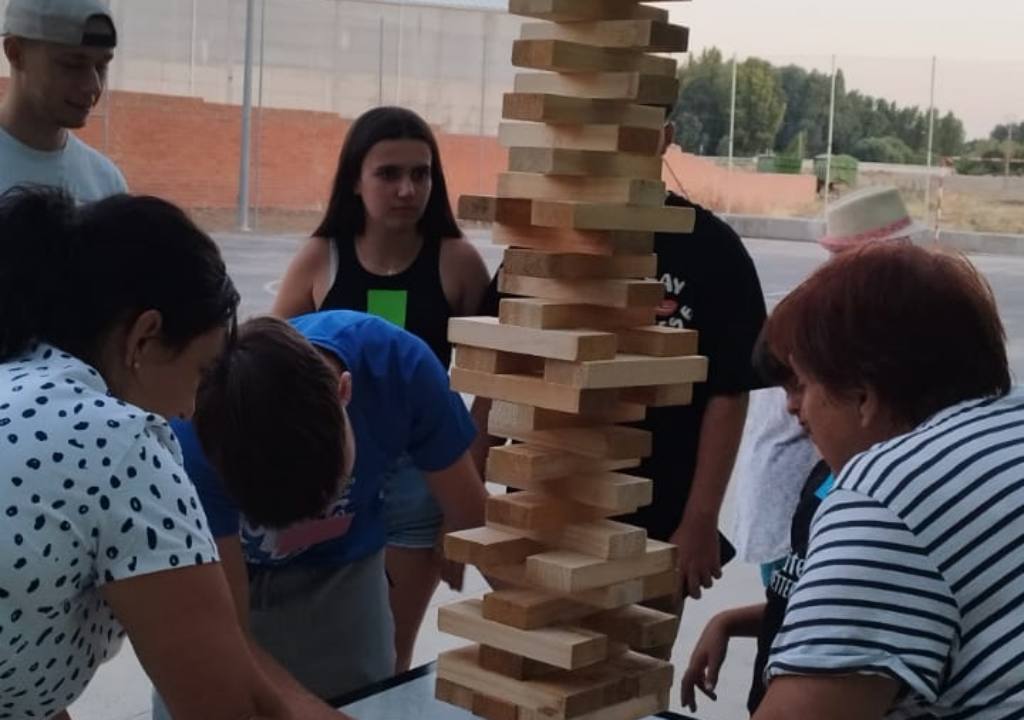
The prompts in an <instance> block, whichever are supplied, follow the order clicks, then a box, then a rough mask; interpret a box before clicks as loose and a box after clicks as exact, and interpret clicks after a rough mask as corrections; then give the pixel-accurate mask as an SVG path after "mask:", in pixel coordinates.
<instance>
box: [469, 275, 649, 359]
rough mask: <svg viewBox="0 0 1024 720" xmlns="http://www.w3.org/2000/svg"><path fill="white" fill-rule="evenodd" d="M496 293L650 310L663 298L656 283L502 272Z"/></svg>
mask: <svg viewBox="0 0 1024 720" xmlns="http://www.w3.org/2000/svg"><path fill="white" fill-rule="evenodd" d="M498 290H499V291H500V292H503V293H508V294H509V295H526V296H529V297H539V298H543V299H547V300H561V301H565V302H571V303H574V304H584V305H601V306H605V305H607V306H609V307H619V308H638V307H646V308H654V307H655V306H657V304H658V302H659V301H660V300H661V299H662V298H663V297H664V295H665V288H664V286H663V285H662V284H661V283H660V282H658V281H657V280H617V279H612V280H554V279H551V278H535V277H529V276H527V275H513V274H512V273H507V272H505V271H504V270H503V271H501V272H500V273H499V274H498ZM544 332H548V331H544ZM563 332H564V331H563ZM453 342H455V341H454V340H453Z"/></svg>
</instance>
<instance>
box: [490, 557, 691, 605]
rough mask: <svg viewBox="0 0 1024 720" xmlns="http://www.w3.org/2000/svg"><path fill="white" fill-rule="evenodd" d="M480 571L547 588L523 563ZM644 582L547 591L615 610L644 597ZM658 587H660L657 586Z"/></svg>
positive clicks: (509, 581) (511, 582)
mask: <svg viewBox="0 0 1024 720" xmlns="http://www.w3.org/2000/svg"><path fill="white" fill-rule="evenodd" d="M480 572H481V573H483V575H484V576H485V577H488V578H492V579H494V580H497V581H500V582H503V583H507V584H509V585H514V586H516V587H532V588H534V589H537V590H547V588H542V587H540V586H539V585H536V584H535V583H534V582H533V581H532V580H531V579H530V577H529V576H528V575H527V573H526V564H525V563H520V564H519V565H488V566H487V567H484V568H480ZM677 577H678V576H677ZM645 583H646V580H645V579H643V578H638V579H635V580H626V581H624V582H620V583H615V584H614V585H608V586H606V587H600V588H595V589H594V590H585V591H583V592H574V593H564V592H561V593H560V592H558V591H555V590H548V592H551V593H552V594H555V595H561V596H563V597H566V598H568V599H570V600H572V601H573V602H578V603H583V604H584V605H590V606H592V607H595V608H599V609H601V610H615V609H616V608H621V607H626V606H627V605H635V604H636V603H638V602H641V601H643V600H644V599H645V597H644V592H645V588H646V587H647V586H646V584H645ZM658 589H661V588H660V587H659V588H658Z"/></svg>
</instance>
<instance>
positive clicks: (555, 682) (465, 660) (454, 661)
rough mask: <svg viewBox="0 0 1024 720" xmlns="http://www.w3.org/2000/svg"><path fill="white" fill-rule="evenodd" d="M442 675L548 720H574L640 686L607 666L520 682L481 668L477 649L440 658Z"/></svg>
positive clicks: (454, 652)
mask: <svg viewBox="0 0 1024 720" xmlns="http://www.w3.org/2000/svg"><path fill="white" fill-rule="evenodd" d="M437 676H438V677H439V678H441V679H443V680H447V681H448V682H452V683H455V684H456V685H459V686H461V687H465V688H469V689H471V690H473V691H474V692H478V693H482V694H487V695H488V696H490V697H493V698H495V699H497V700H501V701H504V702H508V703H511V704H515V705H517V706H519V708H520V712H522V711H523V710H524V709H525V710H527V711H533V712H539V713H541V716H542V717H544V718H545V720H571V719H572V718H577V717H580V716H584V715H586V714H587V713H591V712H595V711H598V710H601V709H602V708H604V707H605V706H607V705H608V704H609V702H612V703H614V704H617V703H620V702H624V701H626V700H628V699H630V693H631V692H632V691H633V689H634V688H635V687H637V682H636V680H635V679H633V678H628V677H623V676H622V674H621V670H620V669H619V668H618V667H613V666H611V665H608V664H607V663H602V664H601V665H597V666H594V667H592V668H587V669H585V670H582V671H576V672H573V673H568V672H566V671H562V672H561V673H556V674H554V675H550V676H548V677H544V678H538V679H536V680H526V681H522V680H516V679H515V678H510V677H506V676H504V675H502V674H501V673H496V672H492V671H490V670H486V669H484V668H482V667H480V651H479V648H478V647H477V646H470V647H468V648H461V649H459V650H450V651H448V652H445V653H441V654H440V655H439V656H438V658H437Z"/></svg>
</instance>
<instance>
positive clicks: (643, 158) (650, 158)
mask: <svg viewBox="0 0 1024 720" xmlns="http://www.w3.org/2000/svg"><path fill="white" fill-rule="evenodd" d="M609 102H614V101H609ZM661 163H662V159H661V158H660V157H657V156H654V155H636V154H633V153H612V152H601V151H597V150H566V149H564V148H542V147H541V148H534V147H514V148H511V149H510V150H509V151H508V169H509V170H511V171H513V172H530V173H544V174H546V175H581V176H584V177H628V178H647V179H649V180H661Z"/></svg>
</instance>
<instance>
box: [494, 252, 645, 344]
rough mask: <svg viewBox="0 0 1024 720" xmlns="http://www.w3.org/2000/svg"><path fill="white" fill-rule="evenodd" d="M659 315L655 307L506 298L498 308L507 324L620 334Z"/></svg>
mask: <svg viewBox="0 0 1024 720" xmlns="http://www.w3.org/2000/svg"><path fill="white" fill-rule="evenodd" d="M514 265H515V263H513V266H514ZM651 295H652V297H653V295H654V293H653V292H652V293H651ZM656 315H657V310H656V309H655V308H654V307H647V306H644V307H632V308H609V307H602V306H600V305H583V304H580V303H572V302H565V301H560V300H544V299H543V298H505V299H503V300H502V301H501V302H500V303H499V304H498V317H499V318H500V319H501V322H502V323H503V324H506V325H521V326H523V327H532V328H537V329H539V330H559V329H564V328H580V327H584V328H593V329H595V330H614V331H616V332H617V333H618V332H619V331H621V330H623V329H627V328H633V327H637V326H646V325H650V323H653V322H654V319H655V317H656ZM620 351H621V350H620Z"/></svg>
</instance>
